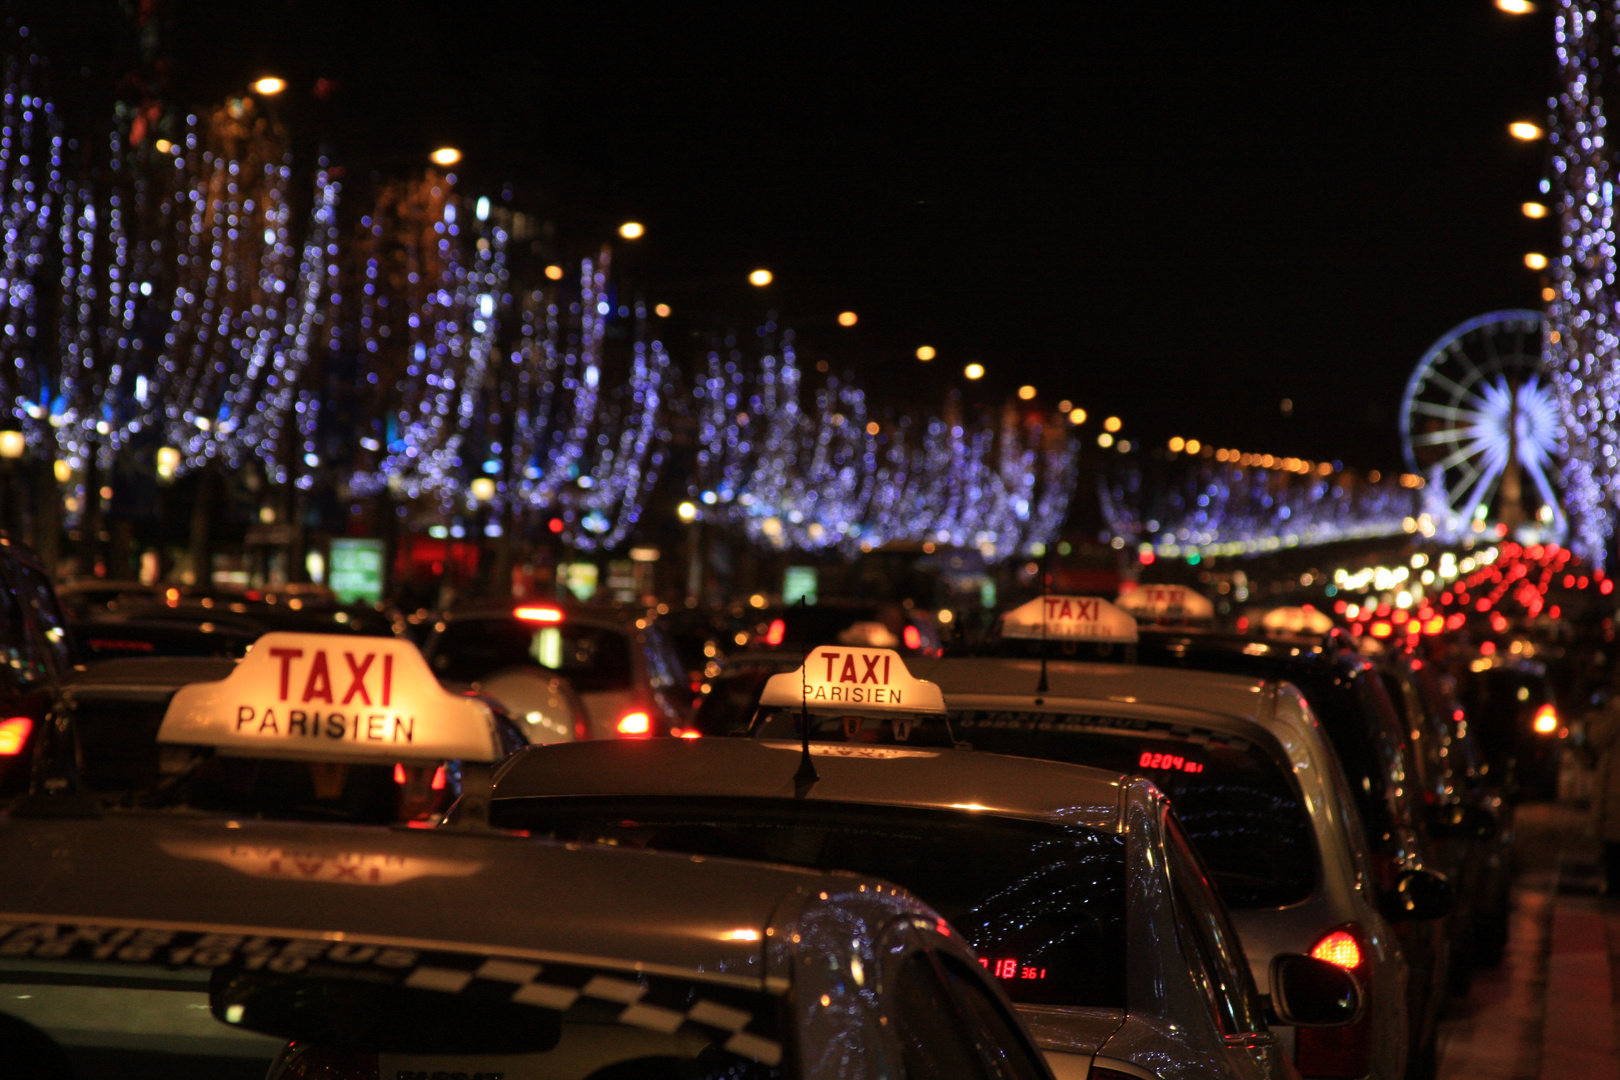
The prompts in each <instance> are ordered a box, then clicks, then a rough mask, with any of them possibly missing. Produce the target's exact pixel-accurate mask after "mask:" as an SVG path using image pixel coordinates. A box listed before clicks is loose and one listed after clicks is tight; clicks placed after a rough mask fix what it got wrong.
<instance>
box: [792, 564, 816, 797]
mask: <svg viewBox="0 0 1620 1080" xmlns="http://www.w3.org/2000/svg"><path fill="white" fill-rule="evenodd" d="M807 600H808V597H806V596H805V595H804V594H802V593H801V594H800V596H799V607H800V608H801V609H802V611H803V613H804V614H805V615H808V614H809V604H808V603H807ZM799 627H800V629H799V737H800V738H801V739H802V740H803V743H802V746H803V752H802V753H800V755H799V770H798V772H795V773H794V774H793V794H794V797H795V798H800V799H802V798H804V797H805V796H806V795H808V794H810V789H811V788H812V787H813V786H814V785H815V783H816V781H817V780H820V779H821V776H820V774H818V773H817V772H816V763H815V759H814V758H812V757H811V756H810V642H809V637H808V635H809V633H810V620H809V619H808V618H803V619H800V620H799Z"/></svg>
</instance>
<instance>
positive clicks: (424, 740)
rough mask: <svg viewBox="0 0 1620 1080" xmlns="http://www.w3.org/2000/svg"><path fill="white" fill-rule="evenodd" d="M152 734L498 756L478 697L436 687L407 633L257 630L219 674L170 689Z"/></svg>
mask: <svg viewBox="0 0 1620 1080" xmlns="http://www.w3.org/2000/svg"><path fill="white" fill-rule="evenodd" d="M158 742H160V743H168V744H175V745H182V746H211V747H213V748H214V749H215V750H216V751H218V752H219V753H222V754H231V755H235V756H238V757H265V758H296V759H303V760H311V761H331V762H353V763H359V764H367V763H376V764H382V763H389V762H403V761H412V762H414V761H427V762H431V761H445V760H451V761H479V762H487V761H494V760H495V759H496V758H497V757H498V756H499V744H498V743H497V741H496V736H495V717H494V714H493V713H492V712H491V711H490V708H489V706H488V705H487V704H485V703H484V702H482V701H479V700H477V699H475V698H470V697H465V696H463V695H461V694H454V693H451V692H450V691H448V690H446V689H445V688H444V687H442V686H440V685H439V680H438V679H437V678H435V677H434V675H433V672H432V670H431V669H430V668H429V667H428V665H427V661H426V660H424V659H422V654H421V652H419V651H418V650H417V648H416V646H415V645H413V644H411V643H410V642H408V641H403V640H400V639H397V638H381V637H359V636H355V635H351V634H289V633H271V634H265V635H264V636H263V637H261V638H260V639H259V640H258V641H256V642H254V644H253V648H252V649H250V650H249V651H248V654H247V655H246V656H245V657H243V658H242V662H241V663H240V664H238V665H237V666H236V668H235V670H233V671H232V672H231V673H230V675H228V676H226V677H225V678H224V679H222V680H220V681H218V682H201V683H191V684H190V685H187V686H182V687H181V688H180V689H179V691H177V692H176V693H175V695H174V698H173V699H172V700H171V701H170V702H169V708H168V711H167V712H165V713H164V714H163V724H162V726H161V727H159V728H158Z"/></svg>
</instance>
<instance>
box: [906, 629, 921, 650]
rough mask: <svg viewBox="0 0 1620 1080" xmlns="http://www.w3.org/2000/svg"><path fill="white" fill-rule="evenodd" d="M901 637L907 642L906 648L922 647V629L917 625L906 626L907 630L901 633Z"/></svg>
mask: <svg viewBox="0 0 1620 1080" xmlns="http://www.w3.org/2000/svg"><path fill="white" fill-rule="evenodd" d="M901 637H902V638H903V639H904V641H905V643H906V648H908V649H920V648H922V631H920V630H918V629H917V628H916V627H915V626H908V627H906V629H905V632H904V633H903V634H902V635H901Z"/></svg>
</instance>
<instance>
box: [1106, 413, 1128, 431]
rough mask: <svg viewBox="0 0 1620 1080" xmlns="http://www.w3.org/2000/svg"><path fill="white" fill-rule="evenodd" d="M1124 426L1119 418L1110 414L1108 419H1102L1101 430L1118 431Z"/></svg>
mask: <svg viewBox="0 0 1620 1080" xmlns="http://www.w3.org/2000/svg"><path fill="white" fill-rule="evenodd" d="M1124 426H1125V425H1124V424H1122V423H1121V422H1120V419H1119V417H1117V416H1110V417H1109V418H1108V419H1106V420H1104V421H1103V430H1104V431H1108V432H1114V431H1118V430H1119V429H1120V428H1122V427H1124Z"/></svg>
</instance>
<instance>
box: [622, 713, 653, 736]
mask: <svg viewBox="0 0 1620 1080" xmlns="http://www.w3.org/2000/svg"><path fill="white" fill-rule="evenodd" d="M618 726H619V734H620V735H645V734H647V733H648V732H650V731H652V717H650V716H648V715H647V714H646V713H644V712H633V713H625V714H624V715H623V716H621V717H619V725H618Z"/></svg>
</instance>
